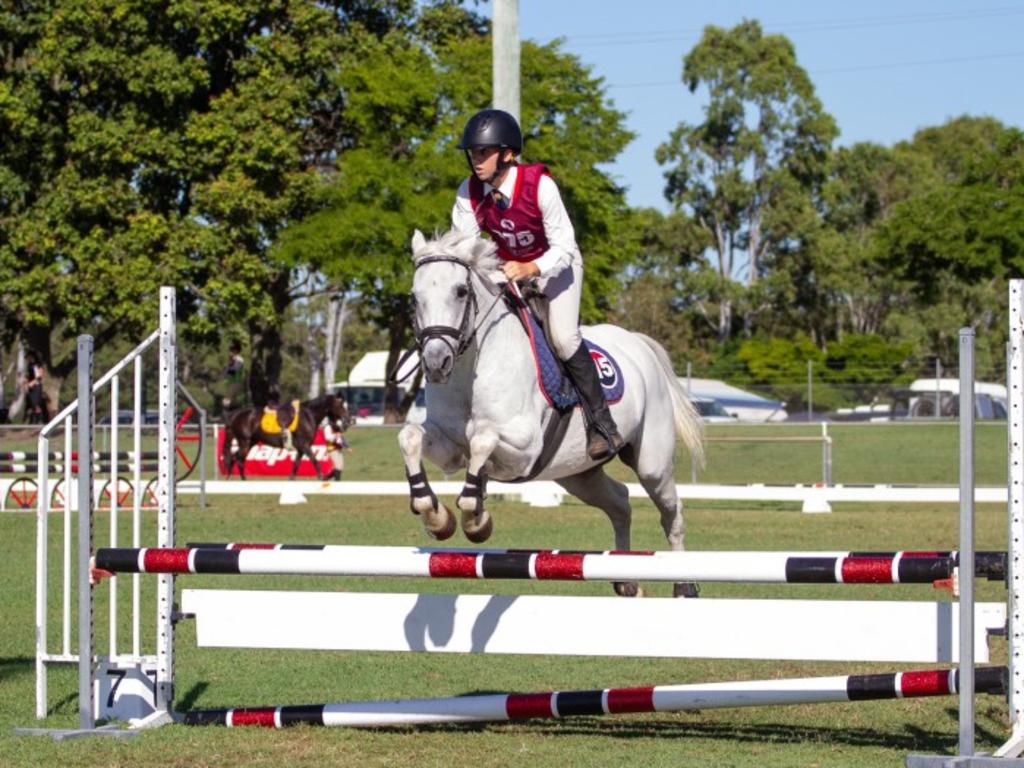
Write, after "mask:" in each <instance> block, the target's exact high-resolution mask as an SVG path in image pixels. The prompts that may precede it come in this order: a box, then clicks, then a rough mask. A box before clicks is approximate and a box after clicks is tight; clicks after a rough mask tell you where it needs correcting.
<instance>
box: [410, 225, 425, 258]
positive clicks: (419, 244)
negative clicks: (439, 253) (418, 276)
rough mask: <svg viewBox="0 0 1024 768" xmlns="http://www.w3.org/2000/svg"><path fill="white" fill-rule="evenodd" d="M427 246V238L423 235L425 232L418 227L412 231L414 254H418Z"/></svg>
mask: <svg viewBox="0 0 1024 768" xmlns="http://www.w3.org/2000/svg"><path fill="white" fill-rule="evenodd" d="M426 247H427V238H425V237H424V236H423V233H422V232H420V231H419V230H418V229H417V230H416V231H415V232H413V233H412V255H413V256H415V255H417V254H418V253H419V252H420V251H422V250H423V249H424V248H426Z"/></svg>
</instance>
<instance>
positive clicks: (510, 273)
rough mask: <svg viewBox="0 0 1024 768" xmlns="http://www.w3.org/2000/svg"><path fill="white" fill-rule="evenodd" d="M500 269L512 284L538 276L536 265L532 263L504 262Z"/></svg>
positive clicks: (538, 271)
mask: <svg viewBox="0 0 1024 768" xmlns="http://www.w3.org/2000/svg"><path fill="white" fill-rule="evenodd" d="M501 269H502V271H503V272H504V273H505V277H506V278H508V279H509V280H510V281H512V282H515V281H517V280H526V279H527V278H529V277H537V276H538V275H539V274H540V270H539V269H538V268H537V265H536V264H534V263H533V262H532V261H506V262H505V263H504V264H503V265H502V268H501Z"/></svg>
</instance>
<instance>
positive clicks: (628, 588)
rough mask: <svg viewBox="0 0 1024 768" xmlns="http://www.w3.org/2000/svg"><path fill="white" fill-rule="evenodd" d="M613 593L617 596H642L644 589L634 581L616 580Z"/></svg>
mask: <svg viewBox="0 0 1024 768" xmlns="http://www.w3.org/2000/svg"><path fill="white" fill-rule="evenodd" d="M614 587H615V594H617V595H618V596H619V597H643V596H644V590H643V588H642V587H641V586H640V585H639V584H637V583H636V582H635V581H616V582H615V584H614Z"/></svg>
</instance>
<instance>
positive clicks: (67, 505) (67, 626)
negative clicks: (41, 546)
mask: <svg viewBox="0 0 1024 768" xmlns="http://www.w3.org/2000/svg"><path fill="white" fill-rule="evenodd" d="M73 426H74V423H73V421H72V418H71V416H68V417H67V418H66V419H64V550H63V552H62V554H63V558H64V562H63V567H64V585H63V593H62V595H61V597H62V600H63V604H62V611H63V617H62V626H63V628H64V642H63V646H62V647H63V652H64V655H65V656H70V655H71V506H72V505H71V499H72V497H73V496H74V495H75V494H76V493H77V492H78V489H77V488H76V486H75V485H74V483H73V482H72V476H71V455H72V453H73V452H74V440H73V438H72V434H73V432H74V430H73ZM75 509H77V507H75Z"/></svg>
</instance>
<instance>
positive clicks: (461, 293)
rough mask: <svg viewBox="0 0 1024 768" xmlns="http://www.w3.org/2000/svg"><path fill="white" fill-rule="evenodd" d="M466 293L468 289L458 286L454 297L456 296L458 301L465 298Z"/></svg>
mask: <svg viewBox="0 0 1024 768" xmlns="http://www.w3.org/2000/svg"><path fill="white" fill-rule="evenodd" d="M468 293H469V288H467V287H466V286H464V285H460V286H459V287H458V288H456V289H455V295H456V296H458V297H459V298H460V299H464V298H466V294H468Z"/></svg>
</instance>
